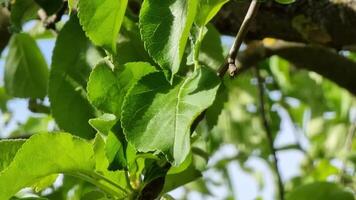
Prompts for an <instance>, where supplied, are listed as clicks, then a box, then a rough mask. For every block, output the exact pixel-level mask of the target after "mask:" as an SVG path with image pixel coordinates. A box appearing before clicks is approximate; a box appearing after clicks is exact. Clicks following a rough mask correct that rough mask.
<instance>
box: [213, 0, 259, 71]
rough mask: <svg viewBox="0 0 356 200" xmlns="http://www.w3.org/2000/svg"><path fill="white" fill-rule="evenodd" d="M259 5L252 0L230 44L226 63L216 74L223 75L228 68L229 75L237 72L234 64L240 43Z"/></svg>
mask: <svg viewBox="0 0 356 200" xmlns="http://www.w3.org/2000/svg"><path fill="white" fill-rule="evenodd" d="M259 7H260V3H259V2H258V0H252V1H251V4H250V7H249V9H248V11H247V13H246V16H245V19H244V21H243V22H242V24H241V27H240V29H239V31H238V32H237V35H236V38H235V41H234V44H233V45H232V47H231V49H230V52H229V55H228V57H227V59H226V63H224V65H223V66H222V67H221V68H220V69H219V71H218V76H219V77H223V76H224V75H225V73H226V71H227V70H228V69H229V73H230V76H234V75H235V74H236V72H237V67H236V65H235V59H236V57H237V53H238V52H239V50H240V47H241V44H242V42H243V40H244V39H245V36H246V34H247V32H248V30H249V27H250V24H251V22H252V20H253V19H254V18H255V16H256V14H257V12H258V9H259Z"/></svg>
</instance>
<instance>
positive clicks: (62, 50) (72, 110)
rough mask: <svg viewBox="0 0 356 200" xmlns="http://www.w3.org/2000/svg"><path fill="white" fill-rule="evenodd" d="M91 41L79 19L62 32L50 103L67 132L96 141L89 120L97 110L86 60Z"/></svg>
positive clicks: (53, 60)
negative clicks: (91, 98) (90, 93)
mask: <svg viewBox="0 0 356 200" xmlns="http://www.w3.org/2000/svg"><path fill="white" fill-rule="evenodd" d="M88 49H89V41H88V40H87V38H86V37H85V35H84V32H83V31H82V29H81V27H80V25H79V22H78V19H77V18H76V17H75V16H72V17H71V19H70V20H69V21H68V22H67V24H66V25H65V26H64V27H63V29H62V31H61V32H60V34H59V36H58V39H57V42H56V46H55V49H54V53H53V58H52V67H51V74H50V82H49V100H50V102H51V110H52V114H53V117H54V119H55V120H56V122H57V124H58V125H59V127H60V128H62V129H63V130H66V131H68V132H70V133H73V134H75V135H78V136H81V137H84V138H93V137H94V135H95V131H94V129H92V128H91V127H90V125H89V124H88V120H89V119H91V118H94V117H95V115H94V108H93V107H92V106H91V105H90V103H89V101H88V100H87V97H86V91H85V88H86V84H87V79H88V77H89V73H90V70H91V69H90V66H89V64H88V61H87V59H86V55H87V51H88Z"/></svg>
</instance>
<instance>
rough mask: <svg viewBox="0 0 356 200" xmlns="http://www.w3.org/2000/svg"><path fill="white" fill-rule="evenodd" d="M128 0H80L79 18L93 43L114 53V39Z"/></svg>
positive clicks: (115, 39)
mask: <svg viewBox="0 0 356 200" xmlns="http://www.w3.org/2000/svg"><path fill="white" fill-rule="evenodd" d="M127 1H128V0H80V1H79V3H78V10H79V14H78V15H79V19H80V23H81V24H82V26H83V29H84V31H85V33H86V34H87V36H88V37H89V38H90V40H92V41H93V43H94V44H95V45H98V46H103V47H104V48H106V49H107V50H109V51H111V52H113V53H116V41H117V37H118V34H119V31H120V27H121V24H122V21H123V19H124V16H125V11H126V6H127Z"/></svg>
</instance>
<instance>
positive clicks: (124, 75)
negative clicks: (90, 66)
mask: <svg viewBox="0 0 356 200" xmlns="http://www.w3.org/2000/svg"><path fill="white" fill-rule="evenodd" d="M153 71H155V68H154V67H153V66H151V65H150V64H148V63H144V62H133V63H127V64H125V65H124V66H120V67H118V68H115V67H114V66H113V65H112V64H111V63H109V61H107V60H104V61H102V62H100V63H99V64H97V66H96V67H95V68H94V70H93V72H92V73H91V74H90V78H89V82H88V87H87V88H88V98H89V100H90V102H91V103H92V104H93V105H94V106H95V107H97V108H98V109H100V110H102V111H104V112H107V113H112V114H115V115H116V116H117V117H118V118H120V116H121V106H122V103H123V101H124V97H125V96H126V93H127V91H128V90H129V89H130V88H131V87H132V86H133V85H134V84H135V83H136V82H137V81H138V80H139V79H140V78H141V77H143V76H145V75H147V74H148V73H151V72H153Z"/></svg>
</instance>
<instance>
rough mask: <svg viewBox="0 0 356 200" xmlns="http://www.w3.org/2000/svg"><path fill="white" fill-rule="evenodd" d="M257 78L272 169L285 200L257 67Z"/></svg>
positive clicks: (282, 199)
mask: <svg viewBox="0 0 356 200" xmlns="http://www.w3.org/2000/svg"><path fill="white" fill-rule="evenodd" d="M254 69H255V76H256V78H257V86H258V91H259V103H260V114H261V120H262V123H263V127H264V129H265V132H266V136H267V141H268V146H269V149H270V151H271V154H272V159H273V162H272V163H271V164H272V167H273V169H274V172H275V175H276V178H277V185H278V193H279V199H280V200H284V196H285V195H284V187H283V182H282V177H281V173H280V169H279V167H278V158H277V153H276V152H277V150H276V149H275V147H274V145H273V143H274V139H273V135H272V131H271V128H270V126H269V123H268V120H267V115H266V111H265V100H264V95H265V94H264V86H263V80H262V77H261V75H260V71H259V69H258V68H257V67H256V66H255V67H254Z"/></svg>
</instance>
